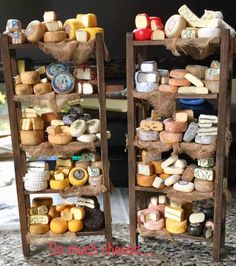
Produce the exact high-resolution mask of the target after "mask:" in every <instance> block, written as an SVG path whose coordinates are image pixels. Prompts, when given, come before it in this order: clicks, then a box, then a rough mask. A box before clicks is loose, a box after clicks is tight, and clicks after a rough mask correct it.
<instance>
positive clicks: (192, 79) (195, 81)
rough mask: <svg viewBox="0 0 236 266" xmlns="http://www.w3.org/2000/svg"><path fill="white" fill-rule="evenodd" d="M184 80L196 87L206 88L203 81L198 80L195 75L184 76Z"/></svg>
mask: <svg viewBox="0 0 236 266" xmlns="http://www.w3.org/2000/svg"><path fill="white" fill-rule="evenodd" d="M184 78H186V79H187V80H188V81H189V82H191V83H192V84H193V85H195V86H196V87H204V84H203V82H202V81H201V79H199V78H197V77H196V76H194V75H193V74H190V73H188V74H186V75H185V76H184Z"/></svg>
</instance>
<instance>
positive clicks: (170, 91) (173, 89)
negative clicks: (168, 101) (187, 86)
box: [159, 84, 178, 93]
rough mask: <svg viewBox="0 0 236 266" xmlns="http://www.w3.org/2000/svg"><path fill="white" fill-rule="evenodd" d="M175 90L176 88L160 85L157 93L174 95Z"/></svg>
mask: <svg viewBox="0 0 236 266" xmlns="http://www.w3.org/2000/svg"><path fill="white" fill-rule="evenodd" d="M177 90H178V87H177V86H172V85H169V84H161V85H160V86H159V91H162V92H169V93H176V92H177Z"/></svg>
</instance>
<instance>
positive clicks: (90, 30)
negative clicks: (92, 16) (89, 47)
mask: <svg viewBox="0 0 236 266" xmlns="http://www.w3.org/2000/svg"><path fill="white" fill-rule="evenodd" d="M85 30H86V31H87V32H88V34H89V40H91V39H93V38H95V37H96V34H97V33H101V34H102V35H103V36H104V29H103V28H99V27H92V28H89V27H88V28H85Z"/></svg>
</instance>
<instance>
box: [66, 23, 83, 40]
mask: <svg viewBox="0 0 236 266" xmlns="http://www.w3.org/2000/svg"><path fill="white" fill-rule="evenodd" d="M64 28H65V32H66V33H67V34H68V35H69V39H70V40H75V39H76V30H78V29H83V28H84V25H83V24H82V22H81V21H80V20H79V19H75V18H72V19H67V20H66V21H65V23H64Z"/></svg>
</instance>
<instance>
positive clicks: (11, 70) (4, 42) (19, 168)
mask: <svg viewBox="0 0 236 266" xmlns="http://www.w3.org/2000/svg"><path fill="white" fill-rule="evenodd" d="M0 41H1V53H2V61H3V70H4V79H5V84H6V95H7V102H8V111H9V119H10V127H11V139H12V147H13V158H14V165H15V177H16V187H17V197H18V208H19V216H20V217H19V218H20V229H21V240H22V249H23V254H24V256H29V255H30V243H29V242H28V241H27V236H28V234H29V233H28V221H27V209H28V208H29V207H30V197H29V195H30V194H38V193H43V194H45V193H58V192H57V191H53V190H51V189H47V190H45V191H43V192H42V191H41V192H35V193H33V192H28V191H26V190H25V189H24V184H23V176H24V175H25V173H26V152H29V150H30V148H32V147H29V146H28V147H26V146H21V144H20V140H19V121H20V119H21V117H22V114H21V102H22V101H24V100H27V96H15V84H14V79H13V77H15V76H16V75H17V57H16V50H18V49H21V51H24V50H27V49H39V46H38V44H31V43H26V44H17V45H13V44H10V43H9V38H8V36H7V35H6V34H1V36H0ZM103 47H104V45H103V36H102V35H101V34H97V35H96V65H97V85H98V94H96V95H91V96H90V95H88V96H85V97H86V98H90V97H96V98H98V100H99V115H100V121H101V143H99V146H100V147H101V160H102V162H103V184H104V186H105V187H106V188H108V190H107V191H106V192H104V193H103V202H104V204H103V205H104V217H105V229H104V230H101V231H95V232H80V233H78V235H101V234H104V235H105V238H106V241H107V242H110V243H112V227H111V206H110V191H109V188H110V178H109V161H108V144H107V133H106V131H107V119H106V99H105V77H104V49H103ZM73 96H74V97H75V98H78V99H79V98H80V95H79V94H76V95H73ZM37 97H38V96H37ZM56 97H60V95H56ZM63 97H65V98H67V97H68V98H69V97H70V94H68V95H66V96H64V95H63ZM42 98H43V96H42ZM58 146H59V145H55V146H53V147H49V148H50V149H51V150H52V153H54V152H55V150H57V149H58V150H60V149H61V150H63V152H64V151H67V153H66V154H67V155H68V156H71V155H73V154H75V153H76V152H77V151H79V150H80V147H79V146H81V143H79V142H78V143H77V144H75V143H74V142H73V143H71V144H68V145H65V146H64V147H58ZM71 146H73V147H72V150H71V151H69V149H70V148H71ZM96 146H98V145H96V144H95V143H92V145H91V147H90V148H91V149H95V148H96ZM31 151H32V149H31ZM38 155H39V154H38ZM40 155H41V156H43V154H40ZM58 155H61V154H60V152H59V154H58ZM45 156H48V154H46V155H45ZM41 237H46V235H43V236H41Z"/></svg>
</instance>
